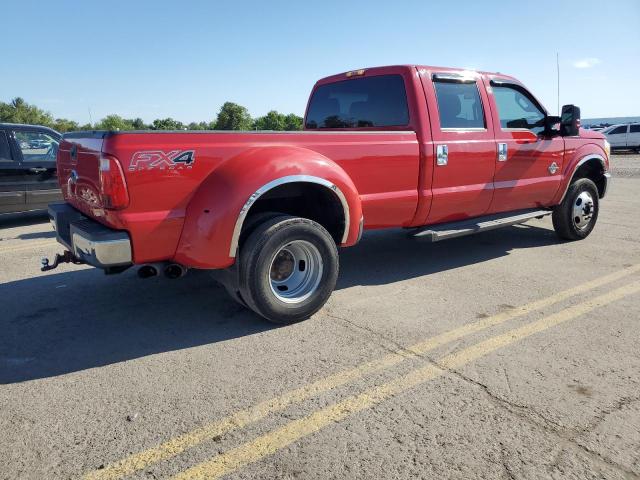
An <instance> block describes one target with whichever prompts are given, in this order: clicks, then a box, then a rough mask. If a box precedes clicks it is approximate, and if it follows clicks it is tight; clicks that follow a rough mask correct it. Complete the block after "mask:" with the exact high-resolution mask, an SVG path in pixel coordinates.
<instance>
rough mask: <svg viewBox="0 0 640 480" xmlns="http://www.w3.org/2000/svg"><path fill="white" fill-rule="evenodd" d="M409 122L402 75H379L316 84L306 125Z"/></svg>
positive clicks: (331, 126) (353, 126) (332, 126)
mask: <svg viewBox="0 0 640 480" xmlns="http://www.w3.org/2000/svg"><path fill="white" fill-rule="evenodd" d="M408 124H409V107H408V105H407V92H406V91H405V88H404V80H403V79H402V76H401V75H379V76H375V77H365V78H357V79H353V80H345V81H342V82H335V83H328V84H326V85H321V86H319V87H318V88H317V89H316V90H315V92H314V93H313V96H312V97H311V102H310V103H309V110H308V112H307V119H306V124H305V126H306V128H311V129H314V128H357V127H400V126H405V125H408Z"/></svg>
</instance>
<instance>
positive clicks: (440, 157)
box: [436, 145, 449, 166]
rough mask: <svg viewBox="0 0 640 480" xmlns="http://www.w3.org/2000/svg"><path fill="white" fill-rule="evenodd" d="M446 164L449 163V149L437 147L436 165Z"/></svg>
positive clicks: (443, 146)
mask: <svg viewBox="0 0 640 480" xmlns="http://www.w3.org/2000/svg"><path fill="white" fill-rule="evenodd" d="M447 163H449V147H447V146H446V145H438V146H437V147H436V164H437V165H440V166H442V165H446V164H447Z"/></svg>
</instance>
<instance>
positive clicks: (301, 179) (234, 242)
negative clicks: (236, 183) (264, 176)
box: [229, 175, 350, 258]
mask: <svg viewBox="0 0 640 480" xmlns="http://www.w3.org/2000/svg"><path fill="white" fill-rule="evenodd" d="M285 183H315V184H318V185H322V186H323V187H327V188H328V189H330V190H331V191H332V192H333V193H334V194H335V195H336V196H337V197H338V199H339V200H340V203H341V204H342V210H343V212H344V233H343V234H342V240H341V243H344V242H346V241H347V238H348V237H349V220H350V219H349V204H348V203H347V199H346V197H345V196H344V194H343V193H342V191H341V190H340V189H339V188H338V186H337V185H335V184H333V183H331V182H330V181H328V180H325V179H324V178H320V177H314V176H312V175H288V176H286V177H281V178H276V179H275V180H272V181H271V182H269V183H267V184H265V185H263V186H262V187H260V188H259V189H258V190H256V191H255V192H254V193H253V194H252V195H251V196H250V197H249V198H248V199H247V201H246V202H245V204H244V205H243V207H242V209H241V210H240V213H239V214H238V219H237V220H236V225H235V227H234V229H233V236H232V237H231V246H230V248H229V256H230V257H232V258H235V256H236V253H237V251H238V242H239V240H240V232H241V231H242V225H243V224H244V220H245V218H246V217H247V213H249V209H250V208H251V206H252V205H253V204H254V203H255V202H256V201H257V200H258V199H259V198H260V197H261V196H262V195H264V194H265V193H267V192H268V191H269V190H272V189H273V188H276V187H278V186H280V185H284V184H285Z"/></svg>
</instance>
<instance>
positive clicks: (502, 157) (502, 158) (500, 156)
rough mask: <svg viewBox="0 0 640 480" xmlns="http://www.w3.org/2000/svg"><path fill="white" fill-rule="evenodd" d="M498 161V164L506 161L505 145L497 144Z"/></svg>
mask: <svg viewBox="0 0 640 480" xmlns="http://www.w3.org/2000/svg"><path fill="white" fill-rule="evenodd" d="M498 161H499V162H506V161H507V144H506V143H499V144H498Z"/></svg>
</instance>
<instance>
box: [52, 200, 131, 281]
mask: <svg viewBox="0 0 640 480" xmlns="http://www.w3.org/2000/svg"><path fill="white" fill-rule="evenodd" d="M49 220H50V221H51V225H52V226H53V229H54V230H55V231H56V239H57V240H58V242H60V243H61V244H62V245H64V246H65V247H66V248H67V249H68V250H69V251H70V252H71V253H73V254H74V255H75V256H76V257H77V258H79V259H80V260H82V261H83V262H85V263H88V264H89V265H93V266H94V267H98V268H104V269H108V268H111V267H125V266H128V265H131V264H132V255H131V240H130V239H129V234H128V233H127V232H123V231H120V230H113V229H111V228H109V227H105V226H104V225H102V224H100V223H98V222H96V221H95V220H92V219H90V218H89V217H86V216H85V215H83V214H82V213H80V212H79V211H78V210H76V209H75V208H73V207H72V206H71V205H69V204H68V203H52V204H50V205H49Z"/></svg>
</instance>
